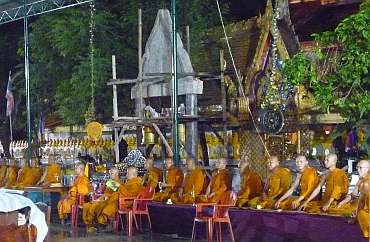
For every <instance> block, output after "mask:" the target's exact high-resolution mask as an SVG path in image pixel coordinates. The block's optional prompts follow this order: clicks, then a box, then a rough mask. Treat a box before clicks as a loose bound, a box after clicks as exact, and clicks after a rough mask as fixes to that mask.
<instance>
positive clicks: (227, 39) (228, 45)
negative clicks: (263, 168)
mask: <svg viewBox="0 0 370 242" xmlns="http://www.w3.org/2000/svg"><path fill="white" fill-rule="evenodd" d="M216 3H217V10H218V14H219V17H220V21H221V25H222V29H223V32H224V36H225V39H226V45H227V49H228V51H229V54H230V58H231V62H232V65H233V69H234V72H235V75H236V78H237V80H238V83H239V87H240V88H239V90H240V92H241V94H242V96H243V99H244V101H245V102H246V103H247V105H248V106H247V107H248V112H249V114H250V116H251V118H252V122H253V126H254V128H255V129H256V131H257V134H258V137H259V138H260V141H261V143H262V145H263V147H264V149H265V151H266V154H267V156H268V157H270V152H269V151H268V149H267V147H266V145H265V142H264V141H263V138H262V136H261V132H260V130H259V128H258V126H257V124H256V121H255V120H254V117H253V114H252V110H251V109H250V107H249V100H248V98H247V96H246V95H245V92H244V89H243V85H242V81H241V78H240V75H239V73H238V71H237V68H236V65H235V60H234V56H233V53H232V51H231V47H230V43H229V37H228V36H227V33H226V28H225V24H224V20H223V17H222V12H221V8H220V3H219V1H218V0H216Z"/></svg>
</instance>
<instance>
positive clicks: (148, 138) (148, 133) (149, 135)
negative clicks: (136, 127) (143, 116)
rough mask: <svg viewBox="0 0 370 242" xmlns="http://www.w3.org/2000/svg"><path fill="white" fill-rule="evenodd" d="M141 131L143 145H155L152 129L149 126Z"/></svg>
mask: <svg viewBox="0 0 370 242" xmlns="http://www.w3.org/2000/svg"><path fill="white" fill-rule="evenodd" d="M143 130H144V142H143V143H144V144H145V145H151V144H155V134H154V130H153V128H152V127H149V126H145V127H144V128H143Z"/></svg>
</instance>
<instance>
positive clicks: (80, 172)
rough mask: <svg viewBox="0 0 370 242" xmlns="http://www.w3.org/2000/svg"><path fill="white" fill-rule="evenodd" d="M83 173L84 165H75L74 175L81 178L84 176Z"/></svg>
mask: <svg viewBox="0 0 370 242" xmlns="http://www.w3.org/2000/svg"><path fill="white" fill-rule="evenodd" d="M84 171H85V165H84V164H82V163H80V164H77V165H76V167H75V172H76V175H78V176H82V175H83V174H84Z"/></svg>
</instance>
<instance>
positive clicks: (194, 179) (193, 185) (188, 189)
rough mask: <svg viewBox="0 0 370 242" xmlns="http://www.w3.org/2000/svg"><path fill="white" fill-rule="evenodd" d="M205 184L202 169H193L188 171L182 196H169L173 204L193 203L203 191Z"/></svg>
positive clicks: (174, 194) (204, 175)
mask: <svg viewBox="0 0 370 242" xmlns="http://www.w3.org/2000/svg"><path fill="white" fill-rule="evenodd" d="M205 183H206V173H205V172H204V170H203V169H200V168H198V167H197V168H195V169H194V170H192V171H189V172H188V173H187V174H186V176H185V180H184V187H183V191H182V196H180V194H178V193H173V194H172V195H171V200H172V202H173V203H185V204H191V203H195V198H196V197H197V196H199V195H200V194H201V193H202V192H203V190H204V184H205Z"/></svg>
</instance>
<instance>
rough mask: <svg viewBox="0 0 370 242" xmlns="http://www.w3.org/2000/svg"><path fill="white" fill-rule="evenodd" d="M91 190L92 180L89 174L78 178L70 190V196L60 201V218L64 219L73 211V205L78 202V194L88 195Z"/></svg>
mask: <svg viewBox="0 0 370 242" xmlns="http://www.w3.org/2000/svg"><path fill="white" fill-rule="evenodd" d="M90 191H91V186H90V181H89V178H88V177H87V176H79V177H77V178H76V180H75V182H74V184H73V186H72V187H71V188H70V189H69V191H68V196H67V197H66V198H64V199H62V200H60V201H59V203H58V213H59V218H60V219H64V218H65V217H66V215H67V214H70V213H71V206H72V205H73V204H75V203H76V201H77V195H78V194H82V195H87V194H89V193H90Z"/></svg>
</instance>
